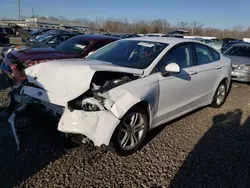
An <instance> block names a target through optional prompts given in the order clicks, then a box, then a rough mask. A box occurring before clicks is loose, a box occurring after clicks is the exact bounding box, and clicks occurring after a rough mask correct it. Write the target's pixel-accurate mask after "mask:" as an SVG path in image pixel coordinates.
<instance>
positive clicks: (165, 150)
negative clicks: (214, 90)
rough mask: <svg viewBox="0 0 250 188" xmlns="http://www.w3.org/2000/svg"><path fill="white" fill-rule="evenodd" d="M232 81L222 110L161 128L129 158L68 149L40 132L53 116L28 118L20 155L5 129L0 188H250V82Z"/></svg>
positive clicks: (206, 111)
mask: <svg viewBox="0 0 250 188" xmlns="http://www.w3.org/2000/svg"><path fill="white" fill-rule="evenodd" d="M233 86H234V87H233V88H232V90H231V93H230V95H229V97H228V99H227V102H226V103H225V105H224V106H223V107H222V108H220V109H213V108H210V107H206V108H203V109H200V110H198V111H196V112H194V113H191V114H189V115H187V116H185V117H183V118H180V119H178V120H176V121H174V122H171V123H169V124H166V125H163V126H161V127H160V128H158V129H156V130H154V131H152V132H151V133H150V134H149V137H148V139H147V142H146V143H145V145H144V147H143V148H142V149H141V150H140V151H138V152H137V153H136V154H134V155H132V156H129V157H118V156H116V155H114V154H113V153H111V152H110V151H106V150H104V149H97V150H95V151H94V152H93V151H92V152H87V151H85V150H84V149H83V148H74V147H73V146H72V145H70V146H68V142H67V141H65V140H64V139H62V138H61V137H60V136H55V135H57V134H55V132H53V131H44V130H43V129H41V127H43V126H45V125H46V127H50V128H51V127H53V128H55V125H54V123H53V122H51V121H50V124H48V121H46V123H44V122H33V125H35V126H32V128H28V130H27V131H25V132H24V133H20V139H21V141H22V142H21V145H22V146H23V148H25V149H23V150H21V151H20V152H16V151H15V144H14V140H13V137H12V135H11V134H4V135H2V136H1V138H0V146H1V150H0V169H1V170H0V187H13V186H16V187H19V186H20V187H32V188H33V187H168V186H170V187H185V188H186V187H191V188H195V187H240V188H242V187H250V117H249V116H250V96H249V92H250V86H248V85H245V84H238V83H236V84H234V85H233ZM0 97H3V96H2V95H1V96H0ZM1 118H2V119H1ZM37 125H43V126H38V127H39V128H36V127H37ZM3 129H5V130H9V126H8V124H7V122H6V117H0V133H1V130H3ZM46 130H47V129H46ZM0 135H1V134H0ZM64 141H65V142H64ZM66 147H69V148H71V149H70V150H68V152H65V148H66Z"/></svg>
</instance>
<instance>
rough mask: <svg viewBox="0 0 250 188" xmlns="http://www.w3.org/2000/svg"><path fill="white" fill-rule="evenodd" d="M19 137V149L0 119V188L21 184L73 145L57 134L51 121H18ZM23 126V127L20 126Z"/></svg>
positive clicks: (26, 117)
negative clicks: (18, 149)
mask: <svg viewBox="0 0 250 188" xmlns="http://www.w3.org/2000/svg"><path fill="white" fill-rule="evenodd" d="M18 121H19V122H18V124H19V128H20V127H22V128H21V129H19V130H18V137H19V140H20V147H21V150H20V151H17V150H16V149H17V148H16V144H15V142H14V138H13V135H12V132H11V128H10V125H9V124H8V123H7V118H3V117H0V145H1V149H0V169H1V170H0V187H4V188H7V187H13V186H18V185H19V184H20V183H22V185H24V184H25V183H24V182H25V181H26V180H28V179H29V178H31V177H32V176H33V175H35V174H36V173H37V172H39V171H40V170H42V169H43V168H45V167H48V165H50V164H51V163H52V162H53V161H55V160H57V159H58V158H60V157H61V156H63V155H64V154H66V150H65V149H72V148H74V147H76V145H75V144H74V143H72V142H70V141H69V140H67V139H66V138H65V137H64V136H62V135H61V134H60V133H59V132H58V131H57V124H56V123H57V122H56V121H55V120H53V119H48V118H46V120H45V118H39V119H36V122H35V121H34V120H31V119H30V118H29V117H28V116H25V115H23V118H19V119H18ZM21 124H23V125H21Z"/></svg>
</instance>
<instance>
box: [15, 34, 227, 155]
mask: <svg viewBox="0 0 250 188" xmlns="http://www.w3.org/2000/svg"><path fill="white" fill-rule="evenodd" d="M25 73H26V75H27V82H25V83H24V84H23V86H22V87H21V88H19V89H20V92H14V94H15V95H20V96H22V97H26V98H25V100H22V101H25V103H26V105H27V104H28V103H33V102H36V103H41V104H43V105H45V106H49V108H50V109H54V110H55V112H58V113H62V114H60V115H61V118H60V122H59V125H58V130H59V131H61V132H64V133H73V134H81V135H84V136H87V137H88V138H89V139H90V140H92V141H93V142H94V144H95V145H97V146H101V145H103V144H104V145H107V146H109V145H112V147H113V148H114V149H115V151H116V152H117V153H118V154H120V155H130V154H132V153H133V152H135V151H136V150H137V149H138V148H139V146H140V145H141V144H142V142H143V140H144V139H145V136H146V134H147V133H148V131H149V130H150V129H153V128H155V127H157V126H159V125H162V124H164V123H166V122H169V121H171V120H173V119H176V118H178V117H180V116H182V115H184V114H187V113H188V112H190V111H193V110H195V109H197V108H200V107H202V106H206V105H210V104H211V105H212V106H213V107H220V106H222V105H223V103H224V102H225V99H226V96H227V92H228V90H229V86H230V82H231V61H230V59H228V58H226V57H224V56H223V55H221V54H220V53H218V52H217V51H216V50H214V49H213V48H211V47H209V46H207V45H205V44H204V43H200V42H198V41H194V40H190V41H189V40H187V39H178V38H160V37H140V38H130V39H124V40H119V41H116V42H113V43H111V44H109V45H107V46H104V47H103V48H101V49H99V50H98V51H96V52H95V53H93V54H91V55H90V56H89V57H88V59H86V60H83V59H68V60H56V61H52V62H49V63H44V64H43V63H41V64H38V65H35V66H32V67H30V68H27V69H26V70H25ZM27 97H30V99H29V100H28V99H27ZM12 98H15V97H12ZM19 101H20V100H19ZM27 101H28V102H27ZM51 104H53V105H54V106H55V107H59V109H60V107H62V108H61V109H62V112H60V110H58V109H57V108H53V107H51ZM53 105H52V106H53ZM56 109H57V110H56Z"/></svg>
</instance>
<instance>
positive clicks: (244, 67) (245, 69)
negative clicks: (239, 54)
mask: <svg viewBox="0 0 250 188" xmlns="http://www.w3.org/2000/svg"><path fill="white" fill-rule="evenodd" d="M236 69H237V70H242V71H249V70H250V69H249V66H247V65H239V66H238V67H237V68H236Z"/></svg>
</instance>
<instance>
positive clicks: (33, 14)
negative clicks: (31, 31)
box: [32, 8, 35, 27]
mask: <svg viewBox="0 0 250 188" xmlns="http://www.w3.org/2000/svg"><path fill="white" fill-rule="evenodd" d="M32 21H33V27H34V26H35V12H34V8H32Z"/></svg>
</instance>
